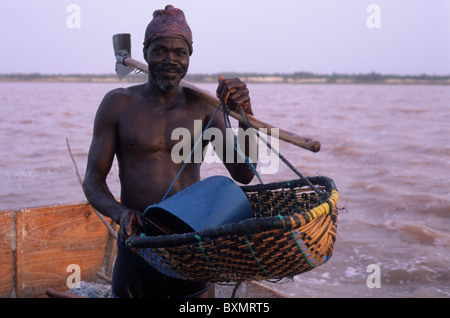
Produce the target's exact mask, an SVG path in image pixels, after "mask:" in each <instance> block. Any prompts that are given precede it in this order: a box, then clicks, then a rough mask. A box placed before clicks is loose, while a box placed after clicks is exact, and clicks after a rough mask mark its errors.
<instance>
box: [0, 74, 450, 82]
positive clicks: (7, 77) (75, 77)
mask: <svg viewBox="0 0 450 318" xmlns="http://www.w3.org/2000/svg"><path fill="white" fill-rule="evenodd" d="M219 76H225V77H227V78H233V77H240V78H244V79H246V81H248V82H262V81H263V82H271V81H276V82H286V83H296V82H308V81H311V82H318V81H317V80H318V79H320V80H321V82H323V83H339V82H346V83H386V82H388V81H389V80H390V81H391V82H395V81H400V82H401V81H406V82H408V81H409V82H412V83H414V82H419V83H424V82H427V83H431V84H433V83H438V84H450V75H448V76H438V75H427V74H421V75H384V74H379V73H375V72H371V73H367V74H338V73H333V74H331V75H328V74H315V73H310V72H295V73H291V74H285V73H273V74H267V73H237V72H229V73H217V74H188V75H187V76H186V80H188V81H191V82H197V83H215V82H216V81H217V78H218V77H219ZM0 81H3V82H5V81H66V82H70V81H78V82H106V81H108V82H113V81H120V80H119V79H118V78H117V76H116V74H41V73H30V74H20V73H17V74H0ZM122 81H127V82H145V81H147V74H145V73H131V74H129V75H128V76H127V77H126V78H125V79H123V80H122Z"/></svg>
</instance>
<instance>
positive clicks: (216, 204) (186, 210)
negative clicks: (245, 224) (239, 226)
mask: <svg viewBox="0 0 450 318" xmlns="http://www.w3.org/2000/svg"><path fill="white" fill-rule="evenodd" d="M143 216H144V219H145V218H150V219H151V220H152V221H153V222H156V223H158V224H162V225H164V227H166V228H169V229H170V230H171V232H173V233H188V232H197V231H200V230H204V229H206V228H214V227H218V226H222V225H224V224H229V223H234V222H239V221H242V220H245V219H248V218H251V217H253V213H252V209H251V206H250V202H249V201H248V198H247V196H246V195H245V193H244V192H243V191H242V189H241V188H240V187H239V186H238V185H237V184H236V183H235V182H234V181H233V180H231V179H230V178H227V177H224V176H213V177H209V178H206V179H204V180H202V181H200V182H198V183H196V184H194V185H192V186H190V187H189V188H186V189H184V190H183V191H180V192H178V193H176V194H174V195H173V196H171V197H169V198H167V199H166V200H164V201H162V202H160V203H158V204H155V205H151V206H149V207H148V208H147V209H146V210H145V211H144V215H143ZM146 234H147V235H154V231H153V230H152V229H151V228H147V229H146Z"/></svg>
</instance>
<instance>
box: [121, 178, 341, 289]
mask: <svg viewBox="0 0 450 318" xmlns="http://www.w3.org/2000/svg"><path fill="white" fill-rule="evenodd" d="M306 179H308V180H309V182H306V181H305V180H304V179H298V180H293V181H287V182H280V183H270V184H260V185H255V186H242V187H241V188H242V190H243V191H244V192H245V194H246V195H247V196H248V199H249V201H250V203H251V205H252V210H253V213H254V218H252V219H247V220H244V221H241V222H239V223H233V224H227V225H223V226H220V227H217V228H211V229H206V230H202V231H199V232H195V233H186V234H172V235H162V236H146V237H138V236H133V237H130V238H129V239H128V240H127V243H126V244H127V246H128V247H129V248H130V249H131V250H133V251H134V252H136V253H137V254H138V255H140V256H141V257H143V258H144V259H145V260H146V261H147V262H148V263H149V264H151V265H152V266H153V267H155V268H156V269H158V270H159V271H160V272H162V273H163V274H165V275H167V276H171V277H176V278H181V279H185V280H196V281H209V282H241V281H248V280H273V279H274V280H278V279H283V278H290V277H293V276H296V275H298V274H301V273H303V272H306V271H309V270H311V269H313V268H315V267H317V266H320V265H322V264H324V263H325V262H326V261H328V260H329V259H330V257H331V255H332V252H333V246H334V241H335V239H336V228H337V209H336V204H337V201H338V192H337V189H336V186H335V184H334V182H333V180H331V179H329V178H327V177H308V178H306ZM308 183H310V184H312V185H314V187H315V188H316V190H320V192H322V193H324V194H325V197H324V198H322V199H321V200H319V195H318V194H317V192H316V191H314V190H313V189H312V188H311V187H310V186H309V185H308ZM321 202H322V203H321Z"/></svg>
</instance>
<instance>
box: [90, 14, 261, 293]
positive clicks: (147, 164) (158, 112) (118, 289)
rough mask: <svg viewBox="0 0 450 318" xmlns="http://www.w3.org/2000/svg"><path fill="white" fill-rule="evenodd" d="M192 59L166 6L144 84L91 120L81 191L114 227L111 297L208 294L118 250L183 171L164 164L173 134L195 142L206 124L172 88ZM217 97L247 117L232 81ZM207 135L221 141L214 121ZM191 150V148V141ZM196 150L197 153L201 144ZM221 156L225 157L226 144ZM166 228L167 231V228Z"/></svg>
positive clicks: (185, 35)
mask: <svg viewBox="0 0 450 318" xmlns="http://www.w3.org/2000/svg"><path fill="white" fill-rule="evenodd" d="M192 51H193V49H192V34H191V30H190V28H189V26H188V24H187V22H186V19H185V17H184V13H183V12H182V11H181V10H179V9H176V8H174V7H173V6H166V8H165V9H164V10H157V11H155V12H154V14H153V20H152V21H151V22H150V24H149V25H148V27H147V29H146V32H145V42H144V58H145V59H146V61H147V62H148V70H149V79H148V82H147V83H145V84H142V85H137V86H132V87H129V88H121V89H115V90H113V91H111V92H109V93H107V94H106V95H105V97H104V99H103V100H102V102H101V104H100V106H99V108H98V111H97V114H96V118H95V123H94V131H93V138H92V143H91V147H90V150H89V156H88V163H87V168H86V175H85V178H84V183H83V189H84V192H85V194H86V197H87V198H88V200H89V202H90V203H91V204H92V205H93V206H94V208H96V209H97V210H98V211H99V212H101V213H102V214H104V215H105V216H108V217H110V218H112V219H113V220H114V221H115V222H116V223H117V224H119V225H120V230H119V242H118V246H119V248H118V255H117V259H116V263H115V265H114V273H113V292H114V294H115V296H117V297H195V296H198V295H204V294H205V293H207V291H208V288H209V285H208V284H206V283H203V282H192V281H184V280H180V279H174V278H170V277H167V276H164V275H162V274H160V273H159V272H158V271H157V270H156V269H154V268H153V267H151V266H150V265H148V264H147V263H146V262H145V261H144V260H143V259H142V258H140V257H139V256H137V255H135V254H134V253H132V252H131V251H129V250H128V249H126V248H125V247H124V246H123V245H122V244H123V242H124V241H125V240H126V238H127V237H129V236H130V235H133V234H138V233H139V232H140V231H141V230H142V221H141V213H142V212H143V211H144V210H145V209H146V208H147V207H148V206H149V205H152V204H155V203H158V202H160V201H161V199H162V198H163V196H164V194H165V192H166V191H167V190H168V188H169V187H170V185H171V183H172V181H173V180H174V178H175V176H176V175H177V173H178V172H179V170H180V167H181V165H182V164H183V163H181V164H180V163H175V162H174V161H173V160H172V158H171V150H172V147H173V146H174V145H175V144H176V143H177V142H179V141H177V140H171V133H172V131H173V130H174V129H176V128H179V127H183V128H187V129H188V130H189V131H190V133H191V136H194V135H196V134H195V133H194V120H201V121H202V124H203V127H205V125H206V123H208V122H209V120H210V119H211V118H212V114H213V112H214V109H213V108H212V107H211V106H209V105H207V103H206V102H205V101H203V100H200V99H198V98H196V97H195V96H192V95H190V94H189V93H188V92H187V91H185V90H184V89H183V88H182V87H181V86H179V83H180V81H181V79H182V78H183V77H184V76H185V75H186V72H187V70H188V66H189V59H190V56H191V54H192ZM217 96H218V97H219V98H220V99H221V100H222V101H223V102H224V103H225V104H227V105H228V106H229V108H230V109H233V110H235V109H238V108H240V107H242V109H243V110H244V111H245V112H247V113H249V114H252V109H251V105H250V97H249V92H248V89H247V87H246V85H245V83H243V82H242V81H240V80H239V79H226V80H225V79H220V84H219V86H218V88H217ZM241 126H242V125H241ZM211 127H215V128H218V129H220V131H221V132H222V133H223V136H226V132H225V125H224V123H223V118H222V116H221V115H220V116H215V117H214V119H213V121H212V124H211ZM242 127H243V128H244V129H245V128H246V127H244V126H242ZM247 138H248V136H247ZM223 140H224V142H225V140H226V138H223ZM246 142H247V143H248V142H249V140H246ZM191 143H192V144H194V143H195V140H193V137H192V140H191ZM201 146H202V147H203V149H204V148H205V147H206V146H207V142H203V143H202V144H201ZM223 149H225V150H226V149H227V147H226V146H225V144H224V147H223ZM228 149H229V147H228ZM228 151H230V150H228ZM233 151H234V150H233ZM184 155H187V154H184ZM114 156H117V159H118V165H119V176H120V184H121V200H120V203H119V202H117V201H116V199H115V198H114V196H113V195H112V194H111V192H110V190H109V189H108V186H107V183H106V177H107V175H108V173H109V171H110V169H111V165H112V162H113V159H114ZM223 157H224V158H227V157H226V155H225V154H224V156H223ZM200 165H201V163H196V162H192V163H189V164H187V165H186V167H185V169H184V170H183V172H182V173H181V175H180V176H179V178H178V179H177V181H176V183H175V185H174V186H173V188H172V191H171V193H170V194H169V195H173V194H174V193H176V192H178V191H181V190H183V189H185V188H187V187H189V186H191V185H192V184H194V183H196V182H198V181H200ZM224 165H225V166H226V168H227V170H228V171H229V173H230V175H231V177H232V178H233V179H234V180H236V181H238V182H240V183H244V184H247V183H249V182H250V181H251V180H252V178H253V176H254V175H253V172H252V171H251V170H250V169H249V167H248V165H247V164H245V163H236V161H235V162H230V163H228V162H224ZM165 226H167V227H168V228H170V224H165Z"/></svg>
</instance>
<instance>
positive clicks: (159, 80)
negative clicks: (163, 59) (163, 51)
mask: <svg viewBox="0 0 450 318" xmlns="http://www.w3.org/2000/svg"><path fill="white" fill-rule="evenodd" d="M149 71H150V75H151V81H152V83H153V84H155V85H156V86H157V87H158V88H159V89H160V90H162V91H163V92H169V91H171V90H173V89H174V88H176V87H178V85H179V84H180V82H181V80H182V79H183V78H184V76H185V75H186V73H187V69H184V68H182V67H179V66H177V65H164V64H160V65H158V66H157V67H156V68H154V69H153V70H149ZM161 72H174V73H175V74H173V75H168V74H161Z"/></svg>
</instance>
